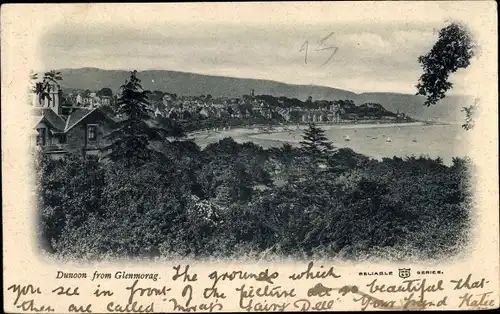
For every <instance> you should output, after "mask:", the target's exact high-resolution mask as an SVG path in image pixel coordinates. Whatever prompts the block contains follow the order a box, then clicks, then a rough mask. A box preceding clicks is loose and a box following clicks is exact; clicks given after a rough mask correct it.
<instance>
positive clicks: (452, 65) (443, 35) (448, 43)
mask: <svg viewBox="0 0 500 314" xmlns="http://www.w3.org/2000/svg"><path fill="white" fill-rule="evenodd" d="M475 48H476V47H475V43H474V41H473V39H472V35H471V34H470V33H469V31H468V30H467V29H466V28H465V26H463V25H460V24H457V23H451V24H450V25H448V26H446V27H444V28H443V29H441V30H440V31H439V39H438V40H437V42H436V43H435V44H434V46H433V47H432V49H431V51H430V52H429V53H428V54H426V55H424V56H420V57H419V58H418V62H419V63H420V64H421V65H422V68H423V70H424V73H423V74H422V76H421V77H420V79H419V83H418V84H417V89H418V92H417V95H424V96H426V97H427V100H426V101H425V103H424V104H425V105H426V106H430V105H434V104H436V103H437V102H438V101H439V100H441V99H443V98H444V97H445V95H446V92H447V91H448V90H449V89H451V88H452V87H453V84H452V83H451V82H449V81H448V78H449V75H450V74H452V73H455V72H456V71H457V70H458V69H465V68H467V67H468V66H469V65H470V60H471V58H472V57H473V56H474V53H475Z"/></svg>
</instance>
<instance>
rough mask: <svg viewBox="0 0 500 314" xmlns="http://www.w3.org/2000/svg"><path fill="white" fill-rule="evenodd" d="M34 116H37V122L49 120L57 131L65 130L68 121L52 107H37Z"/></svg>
mask: <svg viewBox="0 0 500 314" xmlns="http://www.w3.org/2000/svg"><path fill="white" fill-rule="evenodd" d="M33 114H34V116H36V117H37V119H36V121H37V122H36V124H38V123H40V122H41V121H42V120H45V121H47V123H48V124H50V125H51V126H52V127H53V128H54V129H56V130H57V131H61V132H62V131H64V127H65V124H66V121H64V119H63V118H61V117H60V116H58V115H57V114H56V113H55V112H54V111H53V110H52V109H50V108H36V109H34V112H33Z"/></svg>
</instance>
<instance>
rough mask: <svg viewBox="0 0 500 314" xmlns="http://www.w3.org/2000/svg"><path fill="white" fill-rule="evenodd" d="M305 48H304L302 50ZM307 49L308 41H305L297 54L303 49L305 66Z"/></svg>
mask: <svg viewBox="0 0 500 314" xmlns="http://www.w3.org/2000/svg"><path fill="white" fill-rule="evenodd" d="M304 46H305V48H304ZM308 47H309V41H308V40H306V41H305V43H304V44H302V47H300V50H299V52H301V51H303V50H304V49H305V51H306V53H305V57H304V62H305V63H306V64H307V49H308Z"/></svg>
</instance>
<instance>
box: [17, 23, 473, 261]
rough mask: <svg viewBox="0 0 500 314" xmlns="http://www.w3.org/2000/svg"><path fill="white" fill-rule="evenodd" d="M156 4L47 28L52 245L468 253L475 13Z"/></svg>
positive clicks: (40, 174)
mask: <svg viewBox="0 0 500 314" xmlns="http://www.w3.org/2000/svg"><path fill="white" fill-rule="evenodd" d="M278 15H279V14H278ZM155 19H156V20H157V21H158V23H156V24H153V23H151V24H138V23H130V24H128V25H121V26H116V25H114V24H113V23H111V22H109V23H104V22H103V23H101V24H92V25H79V24H72V23H71V22H67V23H65V24H62V25H61V26H60V27H54V28H51V29H47V30H46V32H45V35H44V36H43V37H42V39H41V41H40V43H39V47H38V48H37V49H39V53H40V56H41V60H42V61H43V63H42V65H43V68H40V69H33V71H32V72H31V73H26V76H28V75H29V78H30V86H29V88H28V91H27V93H29V96H30V97H29V104H27V105H29V106H31V107H32V109H31V112H32V115H31V119H32V130H31V131H30V132H31V133H32V135H31V143H30V145H31V146H30V147H31V153H32V155H33V163H34V165H33V167H34V168H35V173H36V192H35V193H36V195H37V206H38V210H37V213H38V224H37V236H38V238H39V245H40V252H41V253H42V254H47V255H53V256H57V257H62V258H70V259H90V260H94V259H96V260H102V259H107V258H136V257H139V258H158V257H160V258H167V259H168V258H174V257H180V258H186V257H187V258H193V259H202V260H203V259H207V258H230V259H243V260H245V259H246V260H262V259H264V260H265V259H271V260H272V259H280V258H292V259H299V260H300V259H307V258H334V259H344V260H353V261H362V260H372V259H375V260H387V261H418V260H433V259H447V258H454V257H456V256H459V255H461V254H467V248H468V246H469V244H470V241H471V236H470V231H471V227H472V226H473V223H474V222H473V219H474V211H475V210H476V209H475V208H474V199H473V189H474V187H473V184H474V179H473V176H472V175H471V172H472V171H473V169H474V163H473V162H471V160H470V158H469V156H468V141H469V137H468V133H469V132H470V131H471V130H473V128H474V126H475V122H476V121H475V119H476V112H477V110H478V108H480V107H481V97H480V96H481V95H470V94H467V89H466V87H467V80H466V77H467V74H468V73H469V72H468V71H469V70H470V69H471V68H473V67H474V65H475V59H476V58H477V56H478V55H479V54H480V52H481V47H480V46H479V45H478V44H477V43H476V41H475V34H474V33H473V32H471V31H470V29H469V27H468V24H467V21H466V20H465V21H460V20H453V19H450V20H443V21H426V20H422V19H421V18H420V17H419V16H415V19H414V20H405V21H399V22H393V21H391V22H384V21H377V20H375V19H374V20H356V21H352V22H342V21H336V19H335V18H334V17H332V18H331V19H329V20H324V19H320V20H310V21H309V23H280V22H279V21H276V22H275V23H274V22H273V21H266V23H251V22H245V21H243V22H239V23H231V22H229V21H227V22H225V21H220V22H217V23H214V22H213V21H205V20H203V19H201V20H199V21H196V20H190V21H185V22H180V21H178V22H176V21H171V20H167V19H165V20H161V19H159V18H158V17H156V18H155Z"/></svg>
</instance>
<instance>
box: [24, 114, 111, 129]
mask: <svg viewBox="0 0 500 314" xmlns="http://www.w3.org/2000/svg"><path fill="white" fill-rule="evenodd" d="M94 112H98V113H100V114H101V115H102V116H103V117H104V118H105V119H107V120H108V121H110V122H112V123H114V122H115V121H114V120H113V119H111V118H110V117H108V115H106V114H105V113H104V112H103V111H102V110H100V109H99V108H93V109H89V108H74V110H73V112H71V114H70V115H69V116H68V117H67V118H66V120H65V119H64V118H62V117H61V116H59V115H57V114H56V113H55V112H54V111H53V110H52V109H50V108H35V109H33V116H34V118H35V121H36V124H35V126H36V125H37V124H38V123H40V122H41V121H46V122H47V123H48V124H50V126H51V127H52V128H53V131H56V132H64V133H66V132H68V131H69V130H71V129H72V128H73V127H75V126H76V125H77V124H78V123H80V122H81V121H82V120H84V119H85V118H86V117H87V116H89V115H91V114H92V113H94Z"/></svg>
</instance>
